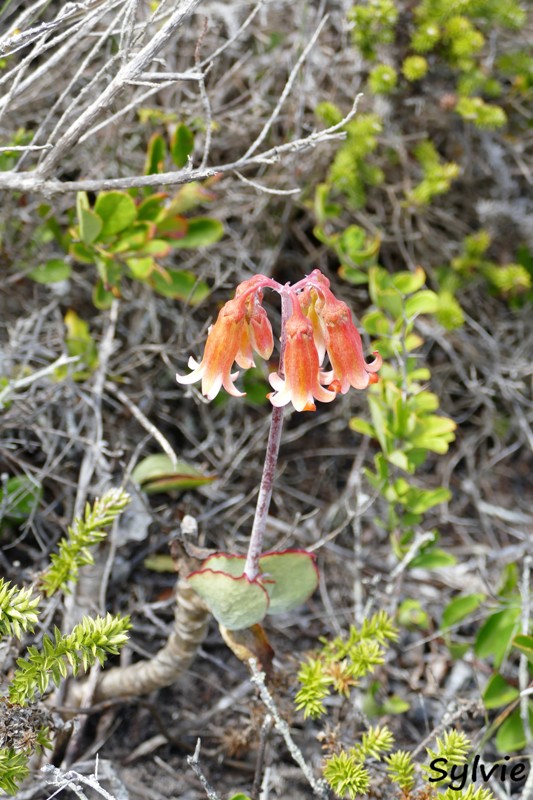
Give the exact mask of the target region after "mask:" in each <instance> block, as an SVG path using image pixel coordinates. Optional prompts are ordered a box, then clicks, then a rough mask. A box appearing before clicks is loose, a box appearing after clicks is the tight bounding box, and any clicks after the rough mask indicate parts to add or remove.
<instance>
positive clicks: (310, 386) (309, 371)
mask: <svg viewBox="0 0 533 800" xmlns="http://www.w3.org/2000/svg"><path fill="white" fill-rule="evenodd" d="M293 294H294V293H293ZM285 336H286V343H285V354H284V355H285V359H284V362H283V370H284V372H285V377H284V378H282V377H281V376H280V375H278V374H277V373H276V372H273V373H272V374H271V375H269V376H268V379H269V381H270V384H271V386H272V388H273V389H275V391H274V392H272V393H271V394H269V395H268V397H269V398H270V402H271V403H272V405H273V406H284V405H286V404H287V403H290V402H292V404H293V406H294V408H295V409H296V411H315V410H316V406H315V404H314V402H313V400H314V399H315V398H316V399H317V400H321V401H322V402H323V403H331V401H332V400H335V392H333V391H328V390H327V389H324V387H323V386H321V384H320V380H321V372H320V364H319V356H318V351H317V348H316V344H315V340H314V336H313V325H312V323H311V322H310V321H309V320H308V319H307V318H306V317H304V315H303V312H302V309H301V308H300V303H299V302H298V297H297V296H295V297H293V298H292V313H291V315H290V317H289V319H288V320H287V322H286V323H285Z"/></svg>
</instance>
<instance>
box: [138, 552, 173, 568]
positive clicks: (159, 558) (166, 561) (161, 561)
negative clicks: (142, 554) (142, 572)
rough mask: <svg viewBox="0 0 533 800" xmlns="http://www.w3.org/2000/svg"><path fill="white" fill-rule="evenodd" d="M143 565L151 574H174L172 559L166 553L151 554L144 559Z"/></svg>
mask: <svg viewBox="0 0 533 800" xmlns="http://www.w3.org/2000/svg"><path fill="white" fill-rule="evenodd" d="M143 564H144V566H145V567H146V569H149V570H151V571H152V572H176V565H175V563H174V559H173V558H172V556H169V555H168V554H166V553H153V554H152V555H151V556H147V557H146V558H145V559H144V561H143Z"/></svg>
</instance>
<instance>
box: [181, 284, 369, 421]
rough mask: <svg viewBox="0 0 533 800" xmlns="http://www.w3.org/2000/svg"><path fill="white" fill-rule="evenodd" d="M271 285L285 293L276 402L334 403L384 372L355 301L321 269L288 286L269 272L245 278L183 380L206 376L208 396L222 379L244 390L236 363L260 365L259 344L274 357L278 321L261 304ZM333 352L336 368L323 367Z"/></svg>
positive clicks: (305, 407)
mask: <svg viewBox="0 0 533 800" xmlns="http://www.w3.org/2000/svg"><path fill="white" fill-rule="evenodd" d="M266 288H269V289H273V290H274V291H277V292H278V293H279V294H280V295H281V298H282V319H281V337H280V338H281V353H280V363H279V368H278V371H277V372H273V373H271V374H270V375H269V381H270V384H271V386H272V388H273V389H274V391H273V392H271V393H270V394H269V395H268V397H269V399H270V402H271V403H272V404H273V405H274V406H284V405H286V404H287V403H291V402H292V404H293V406H294V408H295V409H296V410H297V411H314V410H315V408H316V407H315V403H314V401H315V400H320V401H321V402H323V403H329V402H331V401H332V400H334V399H335V397H336V395H337V393H339V392H340V393H341V394H346V392H347V391H348V390H349V388H350V387H351V386H352V387H353V388H355V389H366V387H367V386H368V384H369V383H375V382H376V381H377V380H378V377H377V374H376V373H377V371H378V370H379V368H380V366H381V357H380V356H379V354H378V353H374V356H375V358H374V360H373V361H372V363H370V364H368V363H367V362H366V361H365V359H364V356H363V346H362V343H361V337H360V335H359V332H358V330H357V328H356V327H355V325H354V322H353V319H352V314H351V311H350V309H349V308H348V306H347V305H346V303H343V302H342V300H339V299H338V298H336V297H335V295H334V294H333V292H332V291H331V290H330V288H329V281H328V279H327V278H326V277H325V276H324V275H323V274H322V273H321V272H320V270H318V269H315V270H314V271H313V272H312V273H311V274H310V275H308V276H307V277H306V278H303V279H302V280H301V281H299V282H298V283H297V284H295V285H293V286H290V285H288V284H287V285H286V286H282V285H281V284H279V283H278V282H277V281H274V280H272V278H267V277H266V276H265V275H255V276H254V277H253V278H250V279H249V280H246V281H243V283H241V284H240V285H239V286H238V287H237V291H236V292H235V297H234V298H233V300H230V301H228V302H227V303H226V304H225V305H224V306H223V308H222V309H221V311H220V313H219V315H218V318H217V320H216V322H215V324H214V325H212V326H211V328H210V329H209V333H208V336H207V341H206V344H205V350H204V355H203V358H202V360H201V362H200V363H197V362H196V361H195V359H194V358H192V357H191V358H190V359H189V367H191V369H192V370H193V371H192V372H191V373H190V374H189V375H185V376H181V375H177V376H176V379H177V381H178V382H179V383H184V384H186V383H194V382H195V381H198V380H201V381H202V393H203V394H204V395H205V396H206V397H207V398H208V399H209V400H212V399H213V398H214V397H215V396H216V395H217V394H218V392H219V391H220V388H221V387H222V386H223V387H224V389H226V391H227V392H229V393H230V394H232V395H235V396H236V397H239V396H242V394H243V392H240V391H239V390H238V389H237V388H236V387H235V384H234V381H235V379H236V378H237V376H238V374H239V373H238V372H232V369H233V364H234V363H235V362H236V363H237V364H238V366H239V367H241V368H242V369H248V368H249V367H253V366H255V364H254V359H253V354H254V352H255V353H257V354H258V355H260V356H261V358H263V359H265V360H268V359H269V358H270V356H271V355H272V351H273V349H274V337H273V334H272V326H271V324H270V321H269V319H268V317H267V314H266V311H265V309H264V308H263V306H262V301H263V290H264V289H266ZM326 354H327V356H328V359H329V363H330V367H331V368H330V369H329V370H325V369H323V362H324V359H325V356H326Z"/></svg>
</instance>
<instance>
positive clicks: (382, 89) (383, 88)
mask: <svg viewBox="0 0 533 800" xmlns="http://www.w3.org/2000/svg"><path fill="white" fill-rule="evenodd" d="M397 83H398V74H397V72H396V70H395V69H394V67H391V66H389V65H388V64H379V65H378V66H377V67H374V69H373V70H372V71H371V73H370V75H369V76H368V84H369V86H370V88H371V90H372V91H373V92H374V94H389V93H390V92H392V91H393V89H395V88H396V84H397Z"/></svg>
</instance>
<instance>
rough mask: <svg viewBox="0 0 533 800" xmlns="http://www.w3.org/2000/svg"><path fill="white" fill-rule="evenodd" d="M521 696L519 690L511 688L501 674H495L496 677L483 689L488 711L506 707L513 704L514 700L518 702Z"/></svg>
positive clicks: (492, 677) (493, 676)
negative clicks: (517, 699)
mask: <svg viewBox="0 0 533 800" xmlns="http://www.w3.org/2000/svg"><path fill="white" fill-rule="evenodd" d="M519 696H520V692H519V691H518V689H517V688H516V687H515V686H511V684H510V683H507V681H506V680H505V678H502V676H501V675H500V673H499V672H495V673H494V675H492V676H491V678H490V680H489V681H488V683H487V685H486V686H485V688H484V689H483V695H482V697H483V702H484V704H485V708H488V709H492V708H499V707H500V706H505V705H507V704H508V703H512V702H513V700H516V698H517V697H519Z"/></svg>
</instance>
